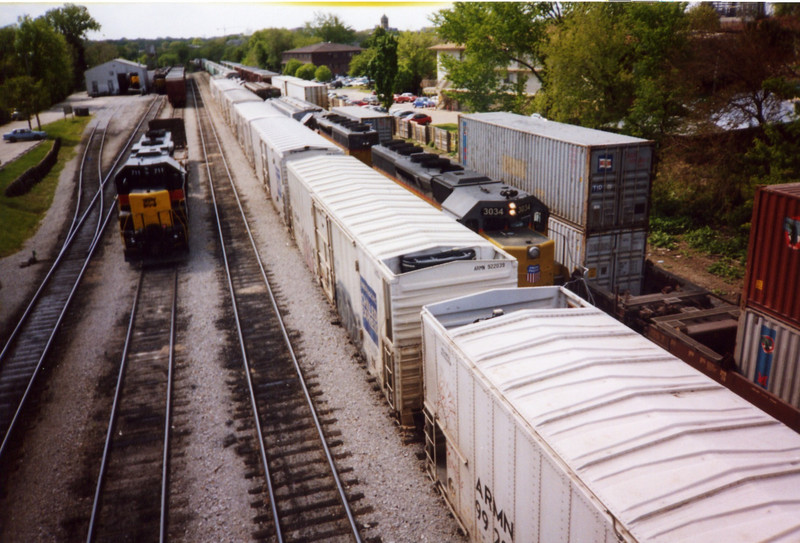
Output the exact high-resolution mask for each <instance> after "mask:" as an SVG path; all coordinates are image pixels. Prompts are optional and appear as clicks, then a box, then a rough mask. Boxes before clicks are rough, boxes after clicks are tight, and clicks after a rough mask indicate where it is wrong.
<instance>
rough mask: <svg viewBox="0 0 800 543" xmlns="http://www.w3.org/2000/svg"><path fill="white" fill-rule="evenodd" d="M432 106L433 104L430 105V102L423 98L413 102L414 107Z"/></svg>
mask: <svg viewBox="0 0 800 543" xmlns="http://www.w3.org/2000/svg"><path fill="white" fill-rule="evenodd" d="M432 105H433V104H432V103H431V101H430V100H428V99H427V98H425V97H424V96H420V97H419V98H417V99H416V100H414V107H430V106H432Z"/></svg>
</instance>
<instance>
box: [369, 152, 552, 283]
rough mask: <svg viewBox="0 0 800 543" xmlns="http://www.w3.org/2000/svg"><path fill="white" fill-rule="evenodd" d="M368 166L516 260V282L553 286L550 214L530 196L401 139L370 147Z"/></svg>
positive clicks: (545, 207) (540, 203)
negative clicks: (370, 165) (370, 156)
mask: <svg viewBox="0 0 800 543" xmlns="http://www.w3.org/2000/svg"><path fill="white" fill-rule="evenodd" d="M372 165H373V166H374V167H375V168H376V169H378V170H380V171H381V172H383V173H385V174H386V175H388V176H389V177H391V178H392V179H394V180H395V181H397V182H398V183H400V184H402V185H403V186H405V187H406V188H408V189H409V190H411V191H412V192H414V193H415V194H417V195H418V196H420V197H421V198H423V199H425V200H427V201H428V202H429V203H431V204H433V205H434V206H436V207H437V208H439V209H441V210H442V211H443V212H445V213H446V214H448V215H450V216H452V217H454V218H455V219H456V220H458V221H459V222H460V223H462V224H464V225H465V226H467V227H468V228H470V229H471V230H473V231H475V232H478V233H479V234H481V235H482V236H483V237H485V238H486V239H488V240H489V241H491V242H492V243H494V244H495V245H497V246H498V247H500V248H502V249H504V250H505V251H506V252H508V253H509V254H511V255H512V256H513V257H514V258H516V259H517V261H518V262H519V267H518V273H519V276H518V285H519V286H521V287H531V286H543V285H552V284H553V280H554V256H555V243H554V242H553V240H552V239H549V238H548V237H547V236H546V232H547V221H548V216H549V212H548V209H547V206H545V205H544V204H543V203H542V202H540V201H539V200H538V199H537V198H535V197H534V196H532V195H530V194H528V193H526V192H525V191H522V190H519V189H516V188H513V187H510V186H508V185H506V184H505V183H501V182H500V181H497V180H495V179H490V178H489V177H486V176H485V175H480V174H479V173H477V172H475V171H472V170H468V169H465V168H464V167H463V166H461V165H460V164H456V163H454V162H452V161H450V160H449V159H447V158H444V157H440V156H438V155H435V154H432V153H424V152H423V150H422V148H421V147H418V146H415V145H413V144H410V143H407V142H405V141H403V140H392V141H390V142H387V143H385V144H381V145H376V146H374V147H372Z"/></svg>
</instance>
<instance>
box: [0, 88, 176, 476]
mask: <svg viewBox="0 0 800 543" xmlns="http://www.w3.org/2000/svg"><path fill="white" fill-rule="evenodd" d="M162 103H163V101H159V100H154V101H153V102H152V103H151V104H150V108H149V109H148V110H147V111H146V112H145V114H144V115H143V117H142V120H141V122H140V123H139V125H138V126H137V127H136V129H134V130H133V132H132V134H131V137H130V139H129V140H128V142H127V143H126V145H125V146H124V147H123V149H122V152H121V153H120V154H119V155H118V157H117V159H116V161H115V162H114V164H112V165H111V166H110V167H109V168H108V169H107V170H106V172H107V173H106V174H105V176H104V175H103V174H102V169H100V170H98V171H99V172H100V173H95V171H94V170H95V168H96V166H95V165H96V164H102V145H103V144H102V141H101V139H105V138H104V137H103V138H97V137H95V136H94V134H93V136H92V138H91V141H90V142H89V143H88V144H87V147H88V148H89V151H88V152H89V155H88V156H89V157H91V160H84V161H83V166H82V168H81V169H82V170H84V169H85V170H87V171H86V172H85V175H84V172H83V171H82V175H81V186H82V188H81V193H82V194H81V197H80V198H79V203H78V207H76V211H75V219H74V220H73V223H72V225H71V226H70V229H69V233H68V235H67V238H66V240H65V242H64V245H63V246H62V248H61V251H60V253H59V254H58V256H57V257H56V258H55V260H54V262H53V264H52V266H51V268H50V270H49V271H48V273H47V275H46V276H45V278H44V280H43V281H42V283H41V285H40V286H39V288H38V290H37V291H36V293H35V294H34V295H33V297H32V299H31V301H30V303H29V304H28V306H27V308H26V309H25V311H24V313H23V314H22V316H21V318H20V320H19V322H18V323H17V325H16V327H15V328H14V330H13V332H12V333H11V335H10V336H9V338H8V340H7V341H6V344H5V346H4V347H3V350H2V351H0V461H1V460H3V458H4V457H5V455H6V454H7V451H8V450H9V448H10V447H11V445H12V444H13V443H16V442H18V440H15V439H13V438H14V437H15V435H16V429H17V427H18V424H19V421H20V420H21V418H22V414H23V410H24V408H25V406H26V405H27V403H28V401H29V399H30V398H31V397H32V396H33V391H34V389H35V387H34V385H35V384H36V383H37V378H38V376H39V375H40V374H41V372H42V369H43V367H44V364H45V360H46V357H47V355H48V353H49V350H50V348H51V346H52V345H53V343H54V341H55V337H56V334H57V332H58V330H59V327H60V325H61V323H62V322H63V320H64V317H65V315H66V313H67V310H68V309H69V306H70V302H71V301H72V299H73V298H74V296H75V293H76V291H77V289H78V286H79V285H80V282H81V279H82V278H83V275H84V273H85V271H86V269H87V267H88V265H89V263H90V262H91V259H92V256H93V254H94V251H95V249H96V247H97V245H98V242H99V240H100V239H101V236H102V234H103V232H104V230H105V228H106V227H107V225H108V223H109V220H110V218H111V216H112V214H113V211H114V203H115V199H114V192H115V191H114V187H113V183H110V182H108V180H109V177H110V174H111V172H113V171H114V169H115V168H116V166H117V164H118V163H119V161H120V160H121V159H122V158H123V157H124V156H125V155H126V153H127V150H128V148H129V146H130V145H131V143H132V142H133V141H134V140H135V138H136V137H137V135H138V134H139V132H140V130H141V127H142V125H143V124H144V123H145V121H146V120H149V119H150V118H153V117H155V115H157V113H158V107H157V106H159V105H160V104H162ZM104 135H105V131H104V132H103V136H104ZM84 167H85V168H84ZM92 178H94V179H95V181H92V180H91V179H92Z"/></svg>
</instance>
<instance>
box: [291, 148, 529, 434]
mask: <svg viewBox="0 0 800 543" xmlns="http://www.w3.org/2000/svg"><path fill="white" fill-rule="evenodd" d="M287 170H288V179H289V181H288V185H289V194H290V201H291V203H292V208H291V212H292V224H293V226H294V228H293V234H294V237H295V240H296V242H297V246H298V247H299V248H300V251H301V253H302V255H303V258H304V259H305V262H306V264H307V265H308V266H309V268H310V269H311V270H313V272H314V274H315V275H316V276H317V278H318V280H319V282H320V285H321V286H322V289H323V291H324V292H325V294H326V296H327V297H328V299H329V301H330V302H331V303H332V304H333V306H334V307H336V309H337V311H338V313H339V316H340V317H341V321H342V326H343V327H344V328H345V329H346V330H347V331H348V333H349V334H350V337H351V339H352V341H353V343H354V344H355V345H356V346H357V348H358V349H359V351H360V352H361V354H362V355H363V356H364V359H365V360H366V365H367V369H368V370H369V372H370V373H371V374H373V375H374V376H375V377H376V378H377V381H378V383H379V384H380V387H381V389H382V390H383V392H384V395H385V396H386V399H387V401H388V402H389V405H390V406H391V408H392V410H393V411H394V412H395V413H396V415H397V417H398V419H399V421H400V423H401V424H402V425H405V426H410V425H412V424H413V416H414V415H415V414H416V413H418V412H419V411H420V410H421V408H422V359H421V330H420V319H419V315H420V309H421V307H422V306H423V305H424V304H427V303H431V302H435V301H439V300H443V299H446V298H451V297H454V296H460V295H463V294H467V293H472V292H477V291H479V290H483V289H484V288H487V287H490V286H507V287H510V286H514V285H516V283H517V262H516V260H514V259H513V258H512V257H511V256H510V255H509V254H508V253H506V252H504V251H502V250H500V249H498V248H497V247H495V246H494V245H493V244H492V243H491V242H489V241H488V240H486V239H484V238H482V237H481V236H479V235H478V234H476V233H475V232H472V231H471V230H469V229H468V228H467V227H465V226H463V225H461V224H459V223H458V222H456V221H455V220H454V219H452V218H449V217H446V216H445V215H444V214H443V213H441V212H440V211H438V210H436V209H434V208H433V207H431V206H430V205H428V204H427V203H425V202H424V201H422V200H420V199H419V198H418V197H417V196H415V195H413V194H411V193H410V192H408V191H407V190H405V189H404V188H402V187H400V186H398V185H397V184H396V183H395V182H394V181H391V180H390V179H388V178H387V177H385V176H383V175H382V174H380V173H378V172H376V171H375V170H373V169H372V168H369V167H368V166H366V165H364V164H363V163H362V162H360V161H359V160H358V159H356V158H354V157H351V156H325V157H314V158H309V159H306V160H297V161H292V162H291V163H289V165H288V167H287ZM490 288H491V287H490Z"/></svg>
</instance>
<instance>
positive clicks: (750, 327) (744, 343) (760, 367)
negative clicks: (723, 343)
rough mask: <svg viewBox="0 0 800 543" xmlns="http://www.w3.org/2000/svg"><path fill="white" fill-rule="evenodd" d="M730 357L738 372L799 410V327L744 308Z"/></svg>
mask: <svg viewBox="0 0 800 543" xmlns="http://www.w3.org/2000/svg"><path fill="white" fill-rule="evenodd" d="M734 357H735V359H736V365H737V369H738V370H739V373H741V374H742V375H744V376H745V377H747V378H748V379H750V380H751V381H753V382H754V383H756V384H757V385H759V386H761V388H763V389H764V390H767V391H769V392H771V393H772V394H774V395H775V396H777V397H778V398H780V399H782V400H783V401H785V402H786V403H788V404H791V405H792V406H794V407H795V408H796V409H800V328H797V327H795V326H792V325H791V324H790V323H786V322H783V321H781V320H779V319H776V318H774V317H771V316H769V315H766V314H765V313H763V312H761V311H758V310H756V309H752V308H749V307H745V308H744V312H743V314H742V316H741V318H740V319H739V329H738V333H737V336H736V352H735V354H734Z"/></svg>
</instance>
